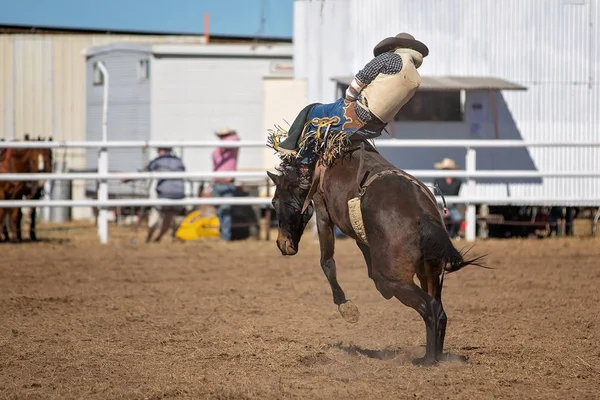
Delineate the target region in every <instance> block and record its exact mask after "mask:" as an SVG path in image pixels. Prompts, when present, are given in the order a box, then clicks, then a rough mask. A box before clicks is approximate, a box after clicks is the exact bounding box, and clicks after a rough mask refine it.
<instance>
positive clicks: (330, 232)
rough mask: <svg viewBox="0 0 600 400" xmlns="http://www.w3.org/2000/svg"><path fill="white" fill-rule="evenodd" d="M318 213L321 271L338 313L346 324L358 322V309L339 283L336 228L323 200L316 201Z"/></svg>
mask: <svg viewBox="0 0 600 400" xmlns="http://www.w3.org/2000/svg"><path fill="white" fill-rule="evenodd" d="M314 201H315V206H316V207H315V208H316V211H317V215H316V217H317V231H318V233H319V245H320V247H321V269H323V272H324V273H325V276H326V277H327V281H328V282H329V285H330V286H331V292H332V294H333V302H334V303H335V304H336V305H337V306H338V311H339V312H340V314H341V315H342V317H343V318H344V319H345V320H346V322H351V323H355V322H357V321H358V317H359V312H358V308H357V307H356V306H355V305H354V304H353V303H352V302H351V301H350V300H347V299H346V295H345V294H344V291H343V290H342V288H341V286H340V284H339V283H338V281H337V268H336V265H335V260H334V259H333V253H334V249H335V235H334V226H333V222H332V221H331V218H330V217H329V215H328V214H327V211H326V209H325V205H324V204H323V202H322V201H321V199H314Z"/></svg>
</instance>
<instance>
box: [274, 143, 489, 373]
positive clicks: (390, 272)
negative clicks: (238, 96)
mask: <svg viewBox="0 0 600 400" xmlns="http://www.w3.org/2000/svg"><path fill="white" fill-rule="evenodd" d="M278 170H279V171H280V172H281V173H282V174H281V175H277V174H273V173H271V172H268V175H269V177H270V178H271V179H272V180H273V182H274V183H275V185H276V190H275V194H274V198H273V201H272V204H273V207H274V209H275V212H276V214H277V219H278V225H279V234H278V237H277V247H278V248H279V250H280V251H281V253H282V254H283V255H288V256H291V255H294V254H296V253H297V252H298V249H299V244H300V238H301V236H302V233H303V231H304V228H305V227H306V225H307V223H308V221H309V220H310V218H311V216H312V214H313V206H314V210H315V211H316V224H317V229H318V236H319V243H320V248H321V268H322V269H323V272H324V273H325V276H326V277H327V280H328V281H329V284H330V286H331V290H332V294H333V302H334V303H335V304H336V305H337V306H338V310H339V312H340V314H341V315H342V317H343V318H344V319H345V320H346V321H348V322H352V323H354V322H356V321H358V315H359V312H358V308H357V307H356V306H355V305H354V304H353V303H352V302H351V301H350V300H347V299H346V296H345V294H344V291H343V290H342V288H341V287H340V285H339V283H338V281H337V271H336V263H335V260H334V257H333V256H334V226H336V225H337V226H338V227H339V228H340V230H341V231H342V232H343V233H344V234H345V235H347V236H349V237H351V238H353V239H354V240H355V241H356V244H357V245H358V247H359V248H360V250H361V251H362V254H363V256H364V260H365V262H366V265H367V268H368V275H369V277H370V278H371V279H372V280H373V281H374V283H375V286H376V288H377V290H378V291H379V292H380V293H381V295H382V296H383V297H384V298H385V299H390V298H392V297H396V298H397V299H398V300H399V301H400V302H402V303H403V304H404V305H406V306H408V307H411V308H413V309H414V310H415V311H417V312H418V313H419V315H421V317H422V318H423V320H424V321H425V327H426V350H425V356H424V357H422V358H419V359H416V360H413V363H414V364H417V365H432V364H436V363H438V362H439V361H441V360H444V359H447V355H443V352H442V351H443V347H444V338H445V334H446V322H447V317H446V313H445V312H444V308H443V306H442V284H443V280H444V274H445V273H446V272H453V271H458V270H459V269H461V268H462V267H464V266H466V265H478V266H481V267H484V265H483V264H482V263H481V258H482V257H475V258H472V259H469V260H466V259H465V258H464V257H463V256H464V254H461V252H459V251H458V250H457V249H456V248H455V247H454V246H453V244H452V242H451V240H450V238H449V236H448V233H447V231H446V228H445V226H444V223H443V220H442V216H441V215H440V212H439V210H438V206H437V202H436V199H435V197H434V196H433V195H432V193H431V192H430V191H429V189H428V188H427V187H426V186H425V185H423V184H422V183H421V182H420V181H419V180H417V179H416V178H414V177H412V176H410V175H409V174H407V173H406V172H404V171H402V170H400V169H397V168H396V167H394V166H393V165H392V164H391V163H389V162H388V161H387V160H385V158H383V157H382V156H381V155H380V154H379V153H378V152H377V151H376V150H375V148H374V147H373V146H371V145H370V144H369V142H367V141H362V142H359V143H358V144H357V143H354V144H353V145H352V147H350V149H349V150H347V151H345V152H344V153H343V154H342V156H341V157H339V158H338V159H337V160H335V161H334V162H333V163H332V164H331V165H330V166H328V167H327V168H325V167H323V166H322V165H321V164H318V165H317V168H316V169H315V173H314V176H313V177H312V179H310V177H309V179H308V182H312V185H311V184H308V185H307V184H303V183H305V182H307V180H306V179H302V178H303V174H306V173H307V171H306V169H303V168H302V167H301V166H298V165H296V164H295V163H294V162H282V164H281V166H280V167H279V168H278ZM304 178H306V176H304ZM353 199H354V200H353ZM357 232H358V233H357ZM415 275H416V276H417V278H418V279H419V282H420V287H419V286H417V285H416V284H415V282H414V280H413V279H414V276H415Z"/></svg>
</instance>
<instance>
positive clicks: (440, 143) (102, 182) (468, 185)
mask: <svg viewBox="0 0 600 400" xmlns="http://www.w3.org/2000/svg"><path fill="white" fill-rule="evenodd" d="M264 146H265V142H258V141H239V142H221V141H204V142H202V141H193V142H181V141H121V142H118V141H113V142H108V141H101V142H36V141H29V142H27V141H25V142H0V148H11V147H12V148H17V147H18V148H47V147H51V148H98V149H99V151H98V172H97V173H51V174H44V173H35V174H30V173H21V174H7V173H5V174H0V181H31V180H75V179H84V180H96V181H97V182H98V195H97V199H90V200H57V199H54V200H52V199H45V200H14V201H13V200H10V201H0V207H3V208H13V207H34V206H37V207H97V208H98V209H99V213H98V235H99V238H100V242H101V243H107V242H108V213H107V209H108V208H109V207H126V206H157V205H185V206H187V205H219V204H229V205H270V203H271V199H270V198H264V197H229V198H185V199H181V200H170V199H111V200H109V199H108V190H107V181H108V180H120V179H165V178H183V179H212V178H215V177H234V178H265V176H266V175H265V173H256V172H231V173H224V172H162V173H158V172H118V173H109V172H108V154H107V153H108V152H107V149H109V148H144V147H145V148H157V147H205V148H206V147H209V148H214V147H240V148H242V147H255V148H256V147H258V148H264ZM376 146H377V147H380V148H381V147H404V148H407V147H430V148H431V147H445V148H447V147H462V148H466V149H467V152H466V163H465V166H466V168H465V170H454V171H448V170H444V171H439V170H409V171H407V172H408V173H410V174H412V175H414V176H416V177H419V178H434V177H445V176H452V177H461V178H465V189H464V190H463V195H461V196H452V197H446V198H445V200H446V203H448V204H456V203H460V204H465V205H466V210H467V211H466V215H465V220H466V227H467V229H466V239H467V240H468V241H473V240H474V239H475V227H476V215H475V206H476V205H477V204H488V205H540V206H544V205H547V206H550V205H564V204H566V203H568V204H571V205H578V206H587V207H598V206H600V199H599V198H589V199H584V198H570V197H563V196H561V197H557V198H548V197H510V196H506V197H477V196H475V195H474V193H475V180H474V179H476V178H491V177H493V178H544V177H600V172H599V171H553V172H547V171H543V172H538V171H498V170H479V171H477V170H476V167H475V166H476V156H477V153H476V149H477V148H490V147H496V148H499V147H502V148H506V147H593V148H595V149H597V148H600V143H589V142H588V143H584V142H533V143H527V142H523V141H517V140H398V139H391V140H381V141H376Z"/></svg>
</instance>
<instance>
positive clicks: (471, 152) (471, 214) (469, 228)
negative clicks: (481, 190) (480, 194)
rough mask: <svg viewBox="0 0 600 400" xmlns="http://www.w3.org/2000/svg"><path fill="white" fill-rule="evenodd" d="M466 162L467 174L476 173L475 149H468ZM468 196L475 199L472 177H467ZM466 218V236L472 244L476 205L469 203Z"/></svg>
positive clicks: (475, 224) (475, 223)
mask: <svg viewBox="0 0 600 400" xmlns="http://www.w3.org/2000/svg"><path fill="white" fill-rule="evenodd" d="M465 161H466V162H465V169H466V171H467V173H468V174H470V173H472V172H475V170H476V169H477V153H476V151H475V149H474V148H472V147H467V156H466V160H465ZM467 196H468V197H470V198H474V197H475V180H474V179H473V178H472V176H471V175H468V176H467ZM465 217H466V218H465V223H466V232H465V236H466V239H467V241H468V242H472V241H474V240H475V232H476V230H475V228H476V226H477V213H476V210H475V204H472V203H467V212H466V216H465Z"/></svg>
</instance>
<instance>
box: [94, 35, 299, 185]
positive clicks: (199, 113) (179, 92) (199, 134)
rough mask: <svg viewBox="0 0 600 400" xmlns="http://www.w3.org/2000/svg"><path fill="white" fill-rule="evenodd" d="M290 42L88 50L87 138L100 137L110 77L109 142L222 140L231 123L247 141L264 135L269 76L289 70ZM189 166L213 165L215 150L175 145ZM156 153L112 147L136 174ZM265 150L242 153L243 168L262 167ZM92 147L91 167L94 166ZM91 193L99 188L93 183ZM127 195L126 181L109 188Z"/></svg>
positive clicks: (112, 159)
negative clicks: (103, 71) (220, 130)
mask: <svg viewBox="0 0 600 400" xmlns="http://www.w3.org/2000/svg"><path fill="white" fill-rule="evenodd" d="M292 54H293V51H292V46H291V45H290V44H272V45H266V44H262V45H261V44H258V45H253V44H248V45H240V44H235V45H234V44H230V45H227V44H221V45H219V44H214V45H213V44H208V45H140V44H131V43H118V44H111V45H107V46H100V47H92V48H90V49H88V52H87V106H88V111H87V130H86V131H87V137H86V139H87V140H101V127H102V99H103V81H102V80H101V74H100V73H99V69H98V66H97V63H98V62H103V63H104V65H105V67H106V69H107V71H108V74H109V103H108V110H109V112H108V122H107V124H108V126H107V131H108V140H117V141H118V140H216V139H217V138H216V137H215V134H214V132H215V130H217V129H218V128H219V127H221V126H223V125H226V126H229V127H231V128H233V129H235V130H236V131H237V132H238V135H239V136H240V138H241V139H243V140H256V141H262V140H264V141H265V143H266V133H265V126H264V122H265V108H264V102H265V96H264V93H265V84H266V83H265V82H264V81H263V79H264V78H270V77H280V78H282V77H283V78H284V77H286V76H289V75H290V74H291V67H292V65H293V64H292ZM175 151H176V153H179V155H180V156H182V158H183V161H184V163H185V165H186V168H187V170H188V171H210V170H212V158H211V153H212V151H213V149H198V148H185V149H175ZM155 155H156V152H155V149H153V150H151V152H150V154H144V153H142V151H140V150H126V149H110V150H109V165H110V169H111V170H120V171H135V170H139V169H141V168H143V167H144V166H145V165H146V164H147V162H148V160H149V158H151V157H154V156H155ZM267 162H269V163H270V161H266V160H265V150H264V149H250V148H245V149H242V150H241V151H240V156H239V162H238V169H239V170H248V169H251V170H252V169H256V168H260V167H262V166H264V165H265V163H267ZM96 166H97V152H96V151H94V150H90V151H89V152H88V156H87V167H88V168H96ZM88 188H89V189H90V190H93V189H94V188H93V187H88ZM109 192H110V193H111V194H125V193H127V194H129V193H130V192H131V189H130V188H129V187H128V186H127V185H122V184H118V183H114V184H112V185H109Z"/></svg>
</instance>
